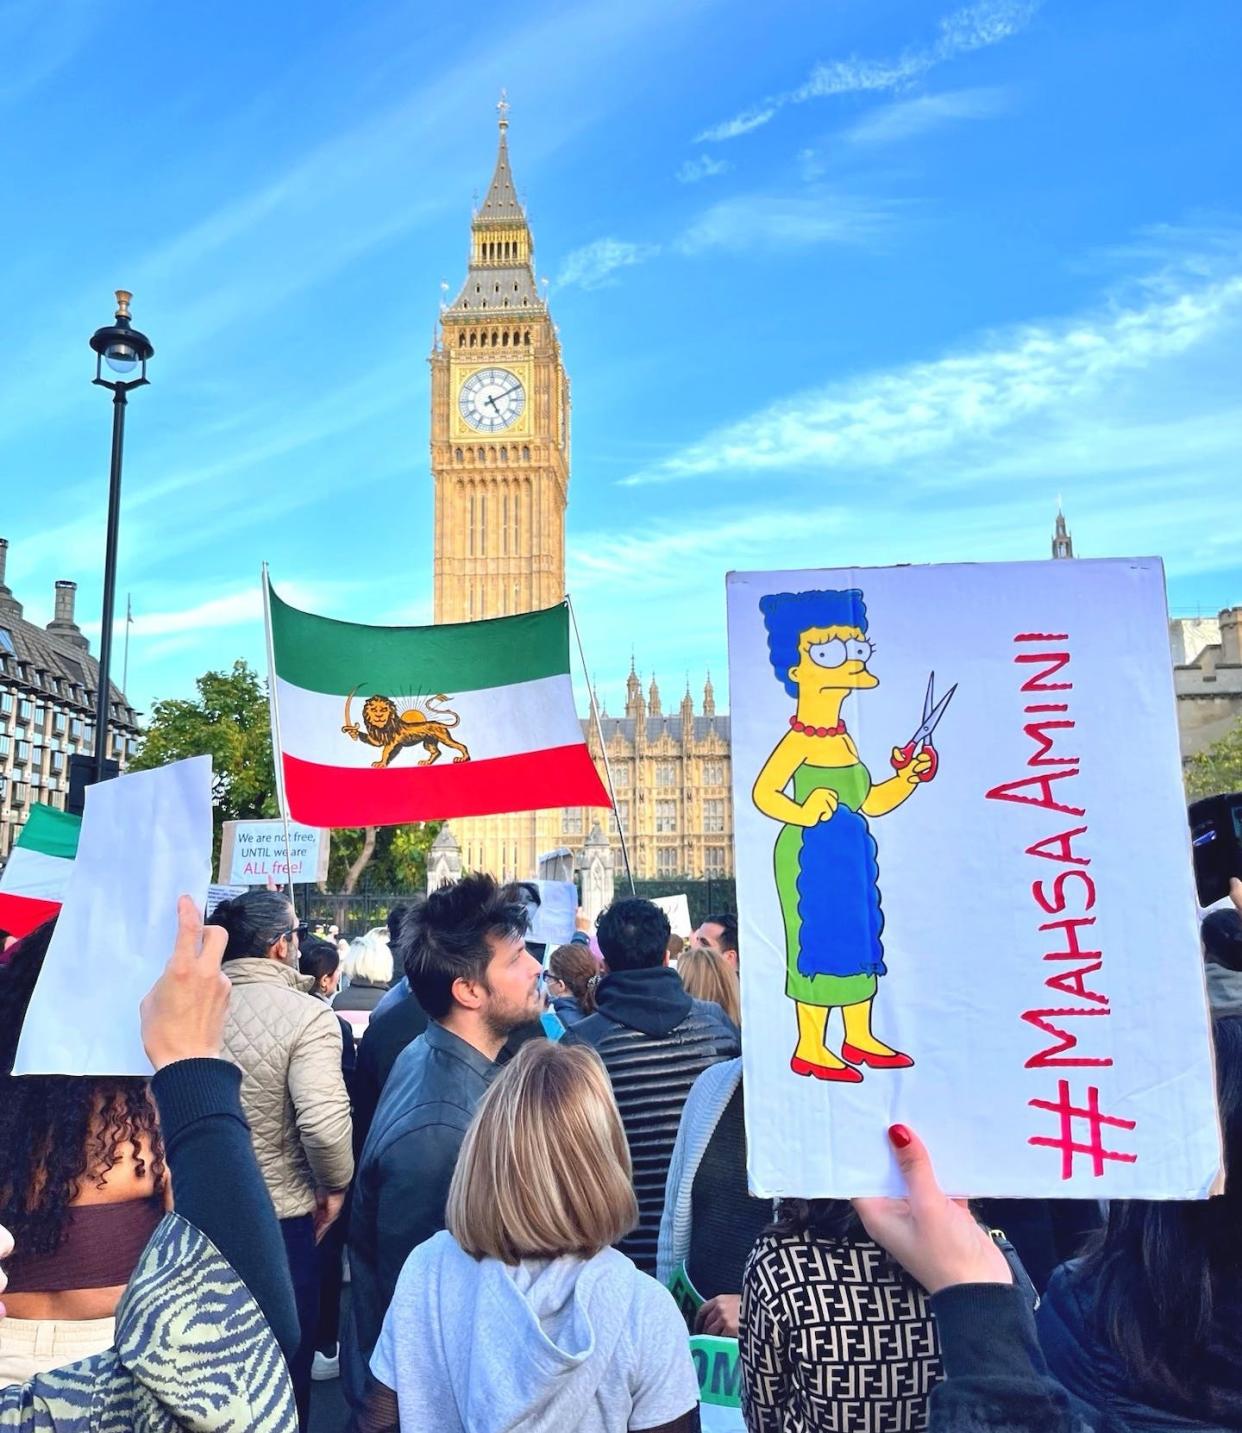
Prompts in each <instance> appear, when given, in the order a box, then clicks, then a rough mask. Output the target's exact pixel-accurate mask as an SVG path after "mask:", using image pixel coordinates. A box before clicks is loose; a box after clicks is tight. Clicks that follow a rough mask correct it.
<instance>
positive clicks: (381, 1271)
mask: <svg viewBox="0 0 1242 1433" xmlns="http://www.w3.org/2000/svg"><path fill="white" fill-rule="evenodd" d="M465 1137H466V1131H465V1127H464V1125H462V1124H458V1123H456V1122H448V1123H440V1124H428V1125H422V1126H420V1127H419V1128H418V1129H416V1130H411V1131H410V1132H409V1133H408V1134H405V1135H402V1136H401V1137H400V1138H398V1139H396V1140H394V1141H393V1142H392V1144H391V1145H389V1147H388V1148H387V1149H386V1150H385V1151H384V1154H383V1157H382V1161H381V1163H380V1167H379V1170H378V1177H377V1179H376V1184H375V1189H376V1195H375V1230H376V1241H375V1264H376V1275H377V1282H378V1286H379V1288H378V1292H379V1296H380V1297H379V1313H380V1318H381V1319H382V1318H383V1312H384V1310H385V1309H387V1307H388V1305H389V1304H390V1303H391V1302H392V1295H393V1290H394V1289H395V1288H396V1286H397V1278H398V1276H399V1275H400V1273H401V1270H402V1268H403V1267H404V1265H405V1261H406V1259H407V1258H409V1255H410V1251H411V1250H412V1249H414V1248H415V1247H416V1246H417V1245H419V1244H421V1243H422V1242H423V1240H424V1239H430V1238H431V1236H432V1235H433V1234H437V1233H439V1231H440V1230H441V1229H443V1228H444V1208H445V1205H446V1204H447V1203H448V1191H449V1185H450V1184H451V1183H452V1181H453V1170H454V1169H455V1168H456V1166H457V1155H458V1153H459V1152H460V1150H461V1144H462V1140H463V1139H465Z"/></svg>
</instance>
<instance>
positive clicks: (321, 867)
mask: <svg viewBox="0 0 1242 1433" xmlns="http://www.w3.org/2000/svg"><path fill="white" fill-rule="evenodd" d="M328 852H329V847H328V833H327V832H326V831H320V830H319V829H318V828H317V827H315V826H300V825H299V824H298V823H297V822H296V821H290V822H289V838H288V852H287V854H286V846H285V823H284V822H283V821H226V822H225V823H224V827H223V830H222V834H221V838H220V872H219V877H218V879H219V881H220V884H221V885H228V886H265V885H267V883H268V881H269V880H271V881H272V883H273V884H274V885H277V886H283V885H287V884H288V883H289V882H290V881H301V882H311V881H326V880H327V879H328Z"/></svg>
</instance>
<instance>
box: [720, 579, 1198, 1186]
mask: <svg viewBox="0 0 1242 1433" xmlns="http://www.w3.org/2000/svg"><path fill="white" fill-rule="evenodd" d="M728 614H729V668H730V673H729V675H730V690H731V692H732V694H733V700H732V705H733V712H732V732H733V772H734V782H735V785H734V802H735V827H736V832H737V872H738V885H737V892H738V907H739V915H740V920H741V937H742V949H743V950H744V951H745V952H746V957H745V962H744V966H743V982H742V1001H743V1015H744V1023H745V1028H746V1044H745V1050H744V1059H745V1062H746V1064H745V1082H746V1083H745V1088H746V1125H747V1146H748V1150H749V1161H750V1163H749V1176H750V1183H751V1189H752V1192H754V1193H756V1194H761V1195H765V1196H776V1195H783V1196H797V1197H804V1198H815V1197H835V1198H841V1197H846V1198H848V1197H851V1196H860V1195H876V1194H900V1193H901V1192H903V1186H902V1181H901V1178H900V1175H899V1173H898V1171H897V1169H896V1167H895V1163H894V1161H893V1158H892V1153H891V1151H890V1149H889V1147H888V1142H887V1140H886V1138H885V1130H886V1128H887V1127H888V1126H889V1125H890V1124H892V1123H894V1122H895V1121H901V1122H903V1123H905V1124H908V1125H910V1126H912V1127H913V1128H915V1129H917V1130H918V1132H919V1133H920V1134H921V1135H922V1136H923V1138H924V1139H925V1140H926V1142H927V1145H928V1147H929V1149H930V1150H931V1153H932V1156H933V1158H934V1160H935V1163H936V1169H937V1173H938V1175H939V1177H940V1180H941V1183H942V1184H943V1186H944V1187H945V1188H946V1189H947V1190H948V1191H949V1192H950V1193H952V1194H955V1195H967V1196H974V1195H980V1196H982V1195H990V1196H1000V1197H1003V1196H1027V1197H1034V1198H1038V1197H1061V1198H1067V1197H1074V1198H1097V1199H1098V1198H1148V1199H1162V1198H1163V1199H1191V1198H1204V1197H1206V1196H1207V1195H1209V1194H1210V1193H1212V1192H1215V1191H1216V1190H1217V1189H1218V1188H1219V1185H1220V1178H1221V1146H1220V1131H1219V1124H1218V1118H1217V1112H1216V1092H1215V1079H1214V1075H1213V1061H1212V1051H1211V1037H1210V1028H1209V1019H1208V1011H1207V1003H1206V998H1205V991H1204V975H1203V962H1202V955H1201V951H1200V945H1199V937H1198V929H1197V923H1196V906H1195V899H1194V885H1193V877H1192V871H1191V861H1190V840H1189V831H1188V826H1187V816H1186V804H1185V794H1184V790H1183V786H1182V779H1181V762H1180V755H1179V751H1178V742H1177V726H1176V715H1175V701H1174V692H1173V680H1172V670H1171V667H1170V662H1169V649H1168V627H1167V610H1166V606H1165V596H1164V573H1163V570H1162V567H1161V564H1160V562H1159V560H1158V559H1154V558H1138V559H1125V560H1122V559H1118V560H1109V561H1082V560H1079V561H1074V562H1029V563H996V564H975V565H969V566H965V565H963V566H936V567H901V568H871V569H866V568H846V569H835V570H822V571H810V572H762V573H732V574H730V576H729V580H728Z"/></svg>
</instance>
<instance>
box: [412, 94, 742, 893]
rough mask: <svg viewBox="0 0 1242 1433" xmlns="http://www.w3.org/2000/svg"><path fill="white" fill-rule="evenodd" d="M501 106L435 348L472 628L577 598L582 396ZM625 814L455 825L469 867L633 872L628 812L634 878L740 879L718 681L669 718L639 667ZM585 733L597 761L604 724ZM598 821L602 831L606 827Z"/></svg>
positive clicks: (614, 730) (442, 477)
mask: <svg viewBox="0 0 1242 1433" xmlns="http://www.w3.org/2000/svg"><path fill="white" fill-rule="evenodd" d="M506 112H507V106H506V105H505V104H504V102H503V101H502V102H501V105H500V140H499V152H498V154H497V157H496V168H495V172H494V173H493V175H492V182H491V185H490V186H489V188H488V191H487V195H486V197H485V198H484V200H483V203H482V204H481V205H480V206H479V208H478V209H477V210H476V212H475V214H474V219H473V222H472V224H471V243H470V264H469V268H468V270H467V273H466V278H465V282H464V283H463V284H462V287H461V291H460V292H459V293H458V295H457V297H456V298H455V299H453V300H452V302H451V303H446V304H445V305H444V307H443V308H442V310H441V314H440V325H439V329H438V331H437V335H436V343H435V347H434V349H433V351H432V354H431V360H430V362H431V470H432V476H433V478H434V481H435V528H434V531H435V539H434V541H435V568H434V571H435V620H436V621H437V622H472V621H475V620H477V619H478V618H482V617H502V616H506V615H508V614H510V613H515V612H528V611H532V610H535V609H537V608H541V607H551V606H554V605H555V604H556V603H558V602H560V601H561V600H562V599H563V598H564V595H565V510H566V507H567V506H568V502H569V481H570V388H569V376H568V374H567V373H566V371H565V364H564V359H563V356H562V353H561V346H560V340H559V337H558V335H557V330H556V326H555V324H554V323H553V322H552V316H551V313H550V311H549V308H548V302H547V299H546V297H545V296H542V295H541V294H540V292H539V289H538V286H537V284H536V280H535V268H534V254H533V242H532V238H531V232H530V226H529V225H528V223H527V220H526V213H525V210H524V209H523V207H522V205H521V203H520V201H519V199H518V196H517V191H516V190H515V188H514V184H513V175H512V172H511V171H510V168H509V149H508V134H507V131H508V120H507V116H506ZM600 726H601V728H602V731H603V739H604V742H605V743H606V745H607V755H608V767H609V769H610V771H611V775H612V781H613V786H614V788H615V790H616V799H617V809H616V815H615V816H614V815H613V813H611V812H607V811H603V810H595V809H592V808H569V809H566V810H551V811H529V812H520V813H517V814H513V815H505V816H484V817H473V818H470V819H469V820H457V821H453V822H452V823H451V829H452V833H453V836H454V837H455V838H456V841H457V843H458V845H459V846H460V849H461V860H462V863H463V864H464V866H465V867H466V868H467V869H474V868H479V869H483V870H490V871H493V872H495V873H496V874H497V875H499V876H504V877H519V878H521V877H530V876H533V875H535V874H537V871H538V862H539V857H540V856H541V855H543V854H544V853H546V852H549V851H552V850H555V849H557V848H568V849H569V850H570V851H572V852H573V853H574V854H575V856H578V855H580V854H581V852H582V850H583V847H584V845H586V843H587V842H588V841H591V844H592V845H594V846H596V847H599V846H600V845H602V844H603V842H604V841H607V842H608V844H609V845H610V846H611V848H612V856H613V863H614V866H615V869H616V870H617V871H620V870H621V869H622V863H621V852H620V838H619V833H618V829H617V821H618V818H619V820H620V823H621V825H622V826H623V827H624V830H625V837H626V843H627V846H628V850H629V857H630V865H631V868H632V870H633V874H634V875H635V876H636V877H665V876H667V877H676V876H692V877H702V876H704V875H712V876H731V875H732V874H733V810H732V796H731V794H730V755H729V718H728V715H727V714H725V713H718V712H717V711H716V703H715V698H714V695H713V691H712V683H711V678H710V676H709V677H708V679H707V681H706V683H705V685H704V687H703V692H702V697H701V699H700V701H699V702H698V704H697V707H696V703H695V700H694V697H693V695H692V694H691V692H690V690H689V687H688V686H687V689H686V691H685V693H684V695H682V696H681V697H680V699H679V701H678V702H677V705H676V707H675V708H673V709H672V710H669V711H667V712H666V711H665V710H664V704H663V701H662V698H661V696H660V691H659V688H658V687H657V685H656V682H655V679H654V678H652V680H651V682H650V684H649V686H648V688H647V690H646V691H645V692H644V690H643V685H642V683H641V681H640V680H639V677H638V674H637V672H636V671H635V670H634V666H633V663H632V662H631V670H630V674H629V679H628V682H627V684H626V700H625V713H624V715H623V716H609V715H606V714H604V715H602V716H601V721H600ZM583 729H584V732H585V735H586V738H587V742H588V745H589V748H590V751H591V755H592V757H593V758H594V760H595V763H596V766H597V767H598V768H599V770H600V774H601V776H602V775H603V774H604V752H603V750H602V748H601V746H600V740H599V735H598V734H597V732H596V730H595V726H594V723H593V722H591V721H589V720H584V722H583ZM597 823H598V825H599V827H600V829H599V830H598V831H594V839H593V841H592V834H593V828H595V827H596V825H597Z"/></svg>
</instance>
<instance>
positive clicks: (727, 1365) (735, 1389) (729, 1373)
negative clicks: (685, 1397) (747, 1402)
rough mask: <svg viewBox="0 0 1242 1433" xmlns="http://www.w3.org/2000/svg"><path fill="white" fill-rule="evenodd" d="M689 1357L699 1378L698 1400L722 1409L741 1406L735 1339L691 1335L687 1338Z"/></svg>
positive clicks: (739, 1366)
mask: <svg viewBox="0 0 1242 1433" xmlns="http://www.w3.org/2000/svg"><path fill="white" fill-rule="evenodd" d="M690 1357H691V1358H692V1359H693V1360H694V1371H695V1373H696V1374H697V1375H698V1380H699V1402H700V1403H714V1404H716V1405H717V1406H718V1407H722V1408H740V1407H741V1406H742V1365H741V1362H740V1360H739V1358H738V1349H737V1339H735V1338H716V1337H714V1336H713V1335H711V1334H695V1335H694V1336H693V1338H691V1340H690Z"/></svg>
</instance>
